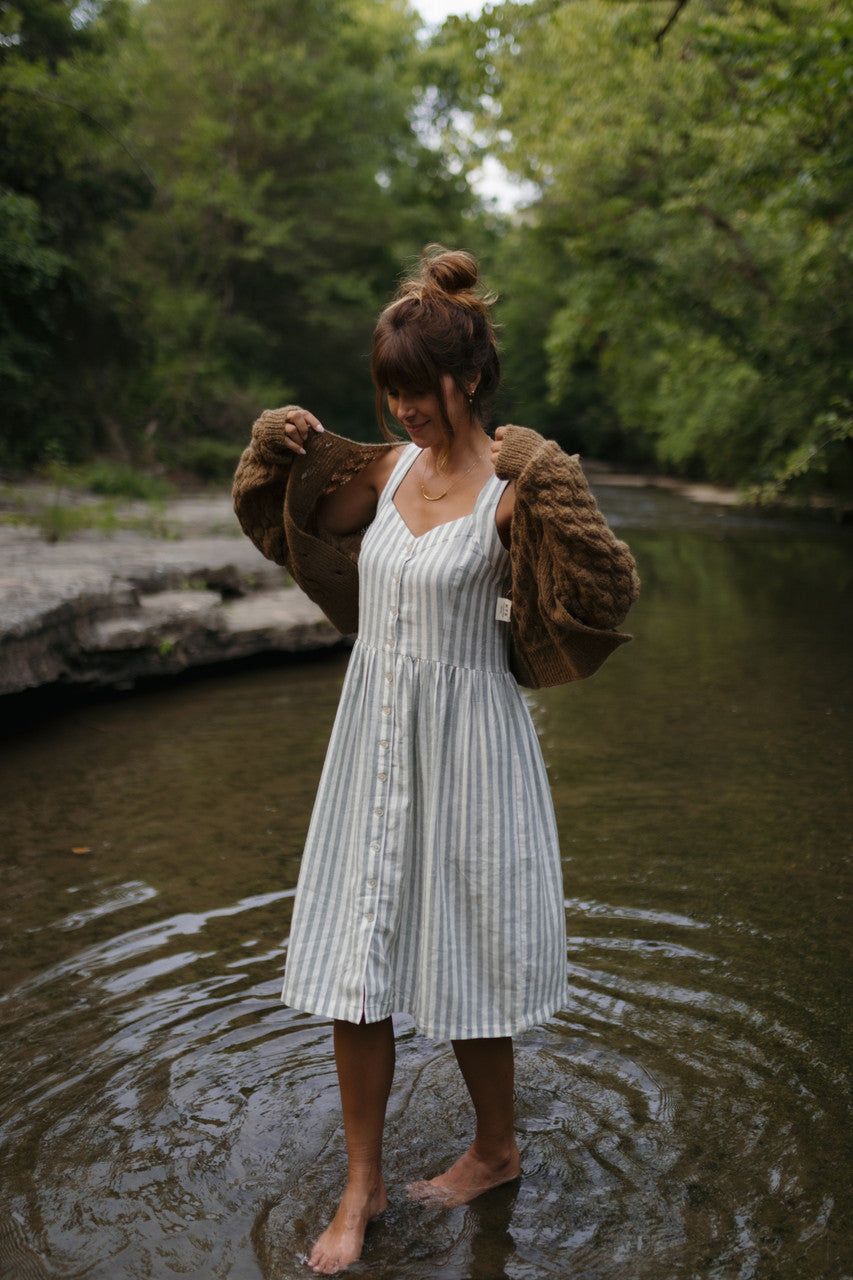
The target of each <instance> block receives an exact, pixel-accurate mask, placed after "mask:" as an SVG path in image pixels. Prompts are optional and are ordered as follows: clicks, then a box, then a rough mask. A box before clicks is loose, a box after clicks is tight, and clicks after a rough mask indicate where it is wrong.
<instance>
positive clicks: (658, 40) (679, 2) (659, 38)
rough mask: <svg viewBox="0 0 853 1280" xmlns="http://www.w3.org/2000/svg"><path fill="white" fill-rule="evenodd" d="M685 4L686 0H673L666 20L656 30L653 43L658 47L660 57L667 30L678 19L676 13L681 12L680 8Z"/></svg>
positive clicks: (684, 6)
mask: <svg viewBox="0 0 853 1280" xmlns="http://www.w3.org/2000/svg"><path fill="white" fill-rule="evenodd" d="M686 6H687V0H675V6H674V8H673V10H672V13H671V14H670V15H669V17H668V18H667V20H666V22H665V23H664V24H663V26H662V27H661V29H660V31H658V33H657V35H656V36H655V44H656V45H657V47H658V57H660V55H661V54H662V53H663V42H664V40H665V39H666V35H667V32H668V31H669V30H670V28H671V27H673V26H675V23H676V21H677V19H678V15H679V14H680V13H681V10H682V9H684V8H686Z"/></svg>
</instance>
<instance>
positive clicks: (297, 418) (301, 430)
mask: <svg viewBox="0 0 853 1280" xmlns="http://www.w3.org/2000/svg"><path fill="white" fill-rule="evenodd" d="M279 413H283V414H284V434H285V435H286V437H287V447H288V449H292V450H293V452H294V453H304V452H305V441H306V440H307V439H308V436H309V434H310V433H311V432H312V431H322V430H323V429H324V428H323V424H322V422H321V421H320V419H319V418H315V417H314V414H313V413H311V412H310V411H309V410H308V409H300V407H299V405H298V404H289V405H287V406H286V407H285V408H284V409H279Z"/></svg>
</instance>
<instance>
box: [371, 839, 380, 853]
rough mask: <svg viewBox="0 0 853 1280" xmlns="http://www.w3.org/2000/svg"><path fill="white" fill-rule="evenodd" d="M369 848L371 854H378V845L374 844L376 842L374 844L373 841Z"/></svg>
mask: <svg viewBox="0 0 853 1280" xmlns="http://www.w3.org/2000/svg"><path fill="white" fill-rule="evenodd" d="M370 847H371V849H372V850H373V852H374V853H378V852H379V845H378V844H376V842H375V841H374V843H373V844H372V845H371V846H370Z"/></svg>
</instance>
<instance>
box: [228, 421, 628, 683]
mask: <svg viewBox="0 0 853 1280" xmlns="http://www.w3.org/2000/svg"><path fill="white" fill-rule="evenodd" d="M285 417H286V410H284V409H269V410H267V411H266V412H265V413H263V414H262V415H261V417H260V418H259V419H258V421H257V422H256V423H255V425H254V427H253V428H252V442H251V444H250V445H249V447H248V448H247V449H246V450H245V452H244V453H243V456H242V458H241V459H240V464H239V466H238V468H237V474H236V476H235V477H234V509H235V511H236V512H237V518H238V519H239V521H240V524H241V526H242V528H243V530H244V532H245V533H246V534H248V536H249V537H250V538H251V540H252V542H254V544H255V546H256V547H258V549H259V550H260V551H262V552H263V554H264V555H265V556H266V557H267V558H268V559H270V560H274V561H275V562H276V564H281V565H284V566H285V568H286V569H287V570H288V572H289V573H290V574H291V575H292V576H293V578H294V579H295V581H296V582H297V583H298V584H299V586H300V587H301V588H302V589H303V591H305V593H306V594H307V595H308V596H309V597H310V598H311V599H312V600H313V601H314V602H315V603H316V604H318V605H319V606H320V608H321V609H322V610H323V612H324V613H325V614H326V616H327V617H328V618H329V620H330V621H331V622H332V623H333V624H334V625H335V626H336V627H337V628H338V630H339V631H341V632H342V633H343V634H345V635H348V634H350V633H352V632H354V631H356V630H357V629H358V552H359V548H360V546H361V539H362V536H363V533H364V531H363V530H362V531H361V532H359V533H357V534H353V535H351V536H349V537H344V538H341V537H337V536H336V535H334V534H332V533H330V532H329V531H328V530H327V529H324V528H323V527H322V526H321V525H320V524H319V522H318V520H317V517H316V507H317V503H318V501H319V499H320V498H322V497H323V496H324V495H325V494H327V493H331V492H332V491H333V490H335V489H337V488H339V487H340V486H341V485H343V484H345V483H346V482H347V481H348V480H351V479H352V477H353V476H355V475H357V474H358V473H359V471H361V470H362V469H363V468H364V467H365V466H366V465H367V464H368V463H369V462H370V461H371V459H372V458H375V457H376V456H377V454H380V453H384V452H386V451H387V450H388V449H390V448H393V447H394V446H393V445H390V444H374V445H370V444H359V443H356V442H355V441H352V440H345V439H344V438H343V437H341V436H337V435H334V434H333V433H332V432H331V431H325V432H323V433H315V432H311V433H310V434H309V437H308V439H307V441H306V442H305V448H306V453H305V454H304V455H302V454H295V453H294V452H293V451H292V450H291V449H289V448H288V447H287V444H286V435H285V430H284V426H285ZM495 470H496V472H497V475H498V477H499V478H500V479H502V480H514V481H515V507H514V510H513V517H512V539H511V543H512V545H511V549H510V570H511V580H512V586H511V592H510V594H511V598H512V615H511V619H510V628H511V636H512V648H511V666H512V671H513V674H514V675H515V677H516V679H517V680H518V682H519V684H522V685H526V686H528V687H530V688H533V689H539V688H544V687H546V686H549V685H555V684H564V683H566V682H568V681H570V680H580V679H583V678H584V677H586V676H590V675H592V674H593V672H595V671H597V670H598V668H599V667H600V666H601V664H602V662H604V660H605V658H607V657H608V656H609V655H610V654H611V653H612V652H613V650H614V649H616V648H617V647H618V646H619V645H620V644H624V643H625V641H626V640H630V639H631V637H630V636H629V635H625V634H623V633H620V632H618V631H614V630H613V628H614V627H616V626H618V625H619V624H620V623H621V622H622V621H623V619H624V618H625V615H626V614H627V612H628V610H629V608H630V607H631V605H632V604H633V602H634V601H635V600H636V599H637V595H638V594H639V579H638V577H637V571H636V567H635V565H634V559H633V557H632V555H631V552H630V551H629V549H628V547H627V546H626V545H625V543H624V542H620V541H619V540H618V539H617V538H615V537H614V536H613V534H612V532H611V531H610V529H609V528H608V525H607V522H606V521H605V519H604V516H603V515H602V514H601V512H600V511H599V509H598V507H597V505H596V502H595V499H594V498H593V496H592V494H591V493H590V491H589V487H588V485H587V482H586V478H585V477H584V474H583V471H582V470H581V467H580V462H579V460H578V458H577V455H574V456H572V457H569V456H568V455H567V454H565V453H563V451H562V450H561V449H560V447H559V445H557V444H556V443H555V442H554V441H553V440H545V439H543V437H542V436H540V435H538V434H537V432H535V431H532V430H531V429H530V428H529V427H515V426H510V427H507V429H506V432H505V435H504V437H503V441H502V444H501V449H500V452H499V454H498V458H497V465H496V468H495Z"/></svg>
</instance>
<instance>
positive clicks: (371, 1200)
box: [308, 1182, 388, 1276]
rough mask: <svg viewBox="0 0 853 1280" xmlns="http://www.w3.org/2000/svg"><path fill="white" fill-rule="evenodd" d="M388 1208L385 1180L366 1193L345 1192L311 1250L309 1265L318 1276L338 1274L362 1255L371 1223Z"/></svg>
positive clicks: (348, 1190)
mask: <svg viewBox="0 0 853 1280" xmlns="http://www.w3.org/2000/svg"><path fill="white" fill-rule="evenodd" d="M387 1207H388V1196H387V1194H386V1192H385V1184H384V1182H380V1183H379V1186H378V1188H377V1189H376V1190H375V1191H373V1192H371V1193H369V1194H367V1195H366V1196H365V1195H364V1194H362V1193H359V1192H358V1191H354V1190H353V1191H351V1190H350V1189H349V1188H347V1190H346V1191H345V1192H344V1195H343V1199H342V1200H341V1203H340V1204H339V1205H338V1211H337V1213H336V1214H335V1216H334V1218H333V1219H332V1221H331V1222H330V1223H329V1225H328V1227H327V1228H326V1230H325V1231H324V1232H323V1234H322V1235H321V1236H320V1239H319V1240H318V1241H317V1243H316V1244H315V1245H314V1248H313V1249H312V1250H311V1256H310V1257H309V1259H308V1266H309V1267H310V1268H311V1270H312V1271H314V1272H316V1273H317V1275H321V1276H336V1275H337V1274H338V1272H339V1271H344V1270H346V1268H347V1267H348V1266H349V1265H350V1263H352V1262H355V1261H356V1259H357V1258H360V1257H361V1250H362V1246H363V1245H364V1233H365V1230H366V1229H367V1224H368V1222H371V1221H372V1220H373V1219H374V1218H378V1217H379V1215H380V1214H382V1213H384V1212H385V1210H386V1209H387Z"/></svg>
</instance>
